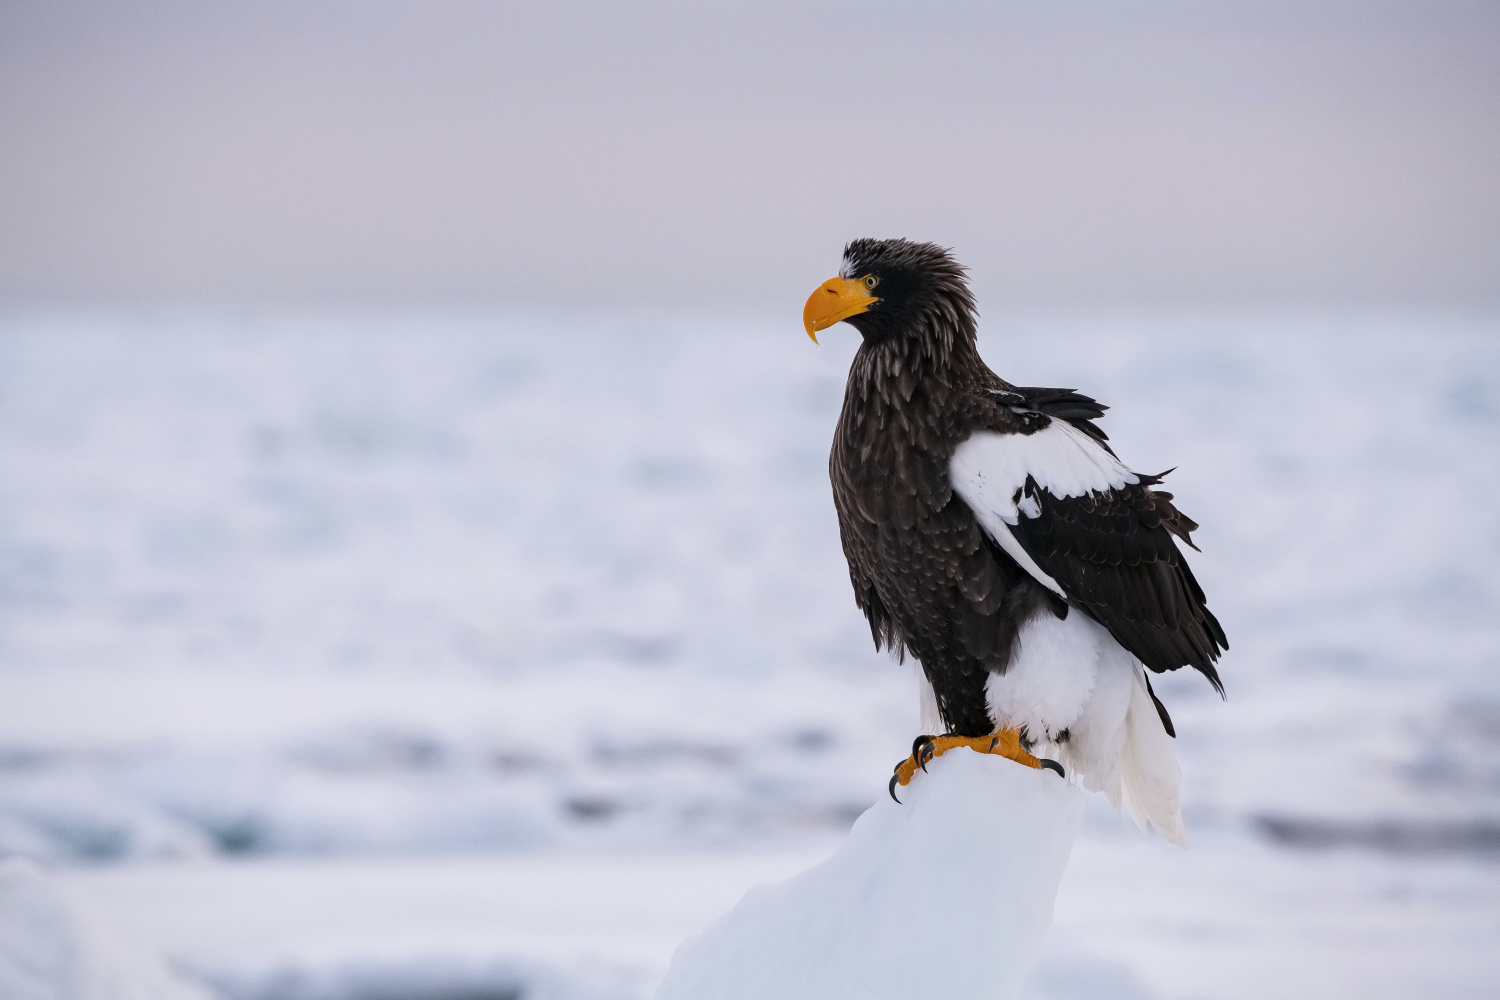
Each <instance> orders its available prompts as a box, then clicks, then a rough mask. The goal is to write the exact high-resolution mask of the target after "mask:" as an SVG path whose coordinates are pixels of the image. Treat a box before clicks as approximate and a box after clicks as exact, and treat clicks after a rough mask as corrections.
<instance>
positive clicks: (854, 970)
mask: <svg viewBox="0 0 1500 1000" xmlns="http://www.w3.org/2000/svg"><path fill="white" fill-rule="evenodd" d="M927 771H928V772H929V773H926V774H921V773H919V774H918V775H917V776H916V778H914V779H913V780H912V782H911V783H910V784H909V785H907V786H906V787H905V788H904V789H902V791H903V792H904V793H905V799H904V801H903V802H900V803H898V802H895V801H894V800H886V801H883V802H877V803H876V804H875V805H874V806H873V807H872V808H871V809H870V811H869V812H867V813H865V814H864V815H863V816H861V817H860V819H859V821H858V822H856V823H855V824H854V829H853V830H852V831H850V833H849V840H848V842H847V843H846V844H845V845H844V846H843V847H842V848H840V849H839V851H838V853H836V854H834V855H833V857H831V858H829V859H828V860H827V861H824V862H823V863H822V864H820V865H818V866H816V867H814V868H812V869H810V870H808V871H806V872H803V873H802V874H801V875H798V876H797V877H796V878H794V879H792V880H791V881H789V882H786V883H783V884H781V885H775V886H761V887H759V888H757V889H754V890H752V891H751V892H750V894H749V895H747V896H746V897H745V898H744V899H743V900H742V901H741V902H740V903H739V904H738V905H737V906H736V907H735V908H734V909H733V910H732V911H731V912H730V913H729V914H728V915H727V916H725V917H724V918H723V919H722V920H720V921H718V922H717V923H715V924H714V926H713V927H711V928H710V929H709V930H707V931H705V932H704V933H703V934H702V935H700V936H698V937H696V938H693V939H691V940H689V941H687V942H686V943H684V944H683V946H682V948H681V949H680V950H679V951H678V952H677V955H676V956H675V957H674V958H673V960H672V967H671V969H670V970H669V971H668V972H667V978H666V980H665V981H664V982H663V983H662V986H661V989H660V990H659V991H658V992H657V994H656V1000H699V998H703V997H715V998H719V1000H773V998H774V1000H910V998H913V997H942V996H964V997H975V998H976V1000H1011V998H1013V997H1015V996H1016V993H1017V991H1018V990H1019V989H1020V988H1021V984H1022V982H1023V981H1024V980H1025V978H1026V974H1027V972H1028V971H1030V969H1031V965H1032V963H1033V962H1034V961H1035V960H1036V956H1037V953H1038V952H1039V951H1040V950H1041V946H1042V942H1043V940H1045V938H1046V934H1047V930H1048V928H1049V927H1050V926H1051V924H1052V905H1053V901H1054V899H1055V898H1056V896H1057V886H1058V881H1059V880H1060V879H1061V878H1062V874H1063V868H1064V866H1066V864H1067V862H1068V853H1069V851H1071V850H1072V847H1073V840H1074V838H1075V837H1076V836H1077V835H1078V828H1079V825H1080V824H1081V823H1082V822H1083V802H1084V793H1083V792H1082V791H1081V790H1080V789H1079V788H1077V787H1076V786H1074V785H1072V784H1069V783H1068V782H1066V781H1064V780H1063V779H1062V778H1060V777H1058V776H1057V775H1054V774H1053V773H1052V772H1050V771H1039V770H1032V769H1031V768H1026V767H1022V766H1020V765H1018V764H1016V763H1014V762H1013V761H1009V760H1006V759H1004V758H1002V757H992V756H988V755H984V754H977V753H974V752H973V751H972V750H966V749H960V750H956V751H952V752H950V753H947V754H944V755H943V756H942V757H939V758H937V759H936V760H933V761H932V762H931V763H929V764H928V767H927Z"/></svg>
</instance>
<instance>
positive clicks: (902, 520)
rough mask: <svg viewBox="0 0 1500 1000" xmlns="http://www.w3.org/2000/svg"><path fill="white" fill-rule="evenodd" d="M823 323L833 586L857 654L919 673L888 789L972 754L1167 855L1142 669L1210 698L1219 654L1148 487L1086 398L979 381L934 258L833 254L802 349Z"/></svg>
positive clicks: (970, 324)
mask: <svg viewBox="0 0 1500 1000" xmlns="http://www.w3.org/2000/svg"><path fill="white" fill-rule="evenodd" d="M839 322H844V323H848V324H849V325H850V326H852V327H854V328H855V329H856V330H858V331H859V333H860V335H861V337H862V338H863V342H862V343H861V344H860V346H859V349H858V351H857V352H856V353H855V356H854V360H853V363H852V364H851V365H850V368H849V381H848V385H847V387H846V388H845V391H844V404H843V411H842V412H841V413H840V415H839V420H838V425H837V429H836V431H835V434H834V440H833V448H832V453H831V455H830V457H829V475H830V478H831V479H832V483H833V498H834V504H835V506H836V507H837V509H838V519H839V532H840V536H841V539H842V542H843V548H844V555H845V557H846V558H847V560H848V563H849V579H850V582H851V583H852V584H853V586H854V598H855V602H856V603H857V604H858V606H859V609H860V610H861V611H862V612H864V615H865V618H866V619H867V620H868V621H869V624H870V632H871V635H872V636H873V638H874V641H875V647H876V649H882V648H884V649H888V650H890V651H891V652H893V653H894V654H896V655H897V656H898V657H899V658H902V659H904V658H905V656H906V655H907V654H910V655H912V656H913V657H914V658H915V659H916V660H917V661H918V662H919V663H920V664H921V668H922V669H921V672H922V675H923V677H924V678H925V683H924V684H923V685H922V688H923V691H922V707H923V713H922V714H923V728H925V729H929V730H932V732H931V733H929V734H928V735H924V736H920V737H918V738H917V740H916V742H915V743H914V744H913V747H912V754H911V756H910V757H908V758H907V759H905V760H903V761H902V762H901V763H900V764H898V765H897V766H896V773H895V775H894V776H892V778H891V783H890V792H891V796H892V797H893V798H895V797H896V786H897V785H903V786H904V785H906V784H908V783H909V782H910V781H911V780H912V779H913V777H914V776H915V773H916V771H917V770H918V769H919V768H920V769H923V770H925V766H926V764H927V762H928V761H929V760H931V759H932V757H934V756H936V755H939V754H942V753H944V752H946V751H948V750H951V749H954V748H956V747H969V748H971V749H974V750H977V751H979V752H982V753H995V754H999V755H1001V756H1004V757H1008V758H1010V759H1011V760H1014V761H1016V762H1018V763H1021V764H1025V765H1027V766H1029V767H1034V768H1043V767H1045V768H1049V769H1051V770H1054V771H1056V772H1057V773H1058V774H1059V775H1062V776H1064V778H1065V779H1066V778H1068V776H1070V775H1071V778H1072V780H1075V781H1078V782H1080V783H1081V784H1082V785H1083V786H1084V787H1085V788H1087V789H1089V790H1092V791H1102V792H1104V793H1105V794H1106V795H1107V796H1108V798H1109V800H1110V802H1111V803H1112V804H1113V805H1114V807H1115V808H1116V809H1117V810H1123V811H1124V812H1126V813H1127V814H1128V815H1130V816H1131V818H1132V819H1134V820H1135V822H1136V823H1137V825H1138V826H1140V827H1141V829H1145V828H1146V827H1147V826H1148V825H1149V826H1150V827H1152V828H1154V829H1155V830H1156V831H1157V833H1159V834H1160V835H1161V836H1162V837H1164V838H1165V839H1167V840H1169V841H1172V842H1174V843H1177V844H1185V839H1184V834H1183V829H1182V812H1181V803H1180V790H1179V786H1180V784H1181V770H1180V768H1179V767H1178V764H1177V760H1176V756H1175V754H1174V753H1173V750H1172V742H1171V740H1172V738H1175V736H1176V732H1175V730H1174V729H1173V726H1172V719H1171V716H1170V715H1169V714H1168V713H1167V709H1166V706H1165V705H1163V704H1162V702H1161V700H1160V699H1159V698H1158V697H1157V696H1156V693H1155V691H1153V690H1152V687H1151V674H1152V673H1161V672H1163V671H1167V670H1176V669H1178V668H1179V667H1185V666H1187V667H1192V668H1194V669H1195V670H1197V671H1199V672H1200V673H1202V674H1203V675H1204V677H1206V678H1207V679H1208V682H1209V683H1210V684H1211V685H1213V687H1214V689H1215V690H1216V691H1217V692H1218V693H1219V694H1220V695H1221V696H1222V695H1223V692H1224V686H1223V684H1222V682H1221V681H1220V679H1219V674H1218V671H1217V669H1216V668H1215V666H1214V664H1215V661H1217V660H1218V658H1219V656H1220V654H1221V652H1222V651H1224V650H1227V649H1228V648H1229V643H1228V640H1227V639H1226V638H1225V636H1224V630H1223V628H1221V627H1220V625H1219V622H1218V620H1217V619H1216V618H1215V617H1214V616H1213V614H1212V613H1211V612H1210V611H1209V610H1208V607H1207V604H1206V599H1205V597H1204V593H1203V589H1202V588H1201V587H1200V586H1199V585H1198V582H1197V580H1196V579H1194V577H1193V572H1192V570H1191V569H1190V568H1189V567H1188V564H1187V562H1186V560H1185V559H1184V558H1183V555H1182V551H1181V550H1180V549H1179V547H1178V543H1179V542H1180V543H1183V544H1185V545H1188V546H1190V547H1192V548H1194V549H1195V550H1196V549H1197V546H1196V545H1193V542H1192V537H1191V536H1192V532H1193V531H1194V530H1195V529H1196V528H1197V527H1198V525H1197V524H1196V523H1195V522H1193V521H1192V520H1191V519H1190V518H1188V517H1187V516H1186V515H1185V514H1183V513H1182V512H1181V511H1179V510H1178V509H1177V508H1176V507H1175V506H1174V505H1173V502H1172V500H1173V497H1172V494H1170V493H1167V492H1164V491H1162V490H1160V489H1158V488H1157V487H1158V486H1159V485H1160V484H1161V482H1162V478H1163V476H1165V475H1166V473H1162V474H1160V475H1154V476H1153V475H1144V474H1142V473H1138V472H1134V471H1132V470H1131V469H1130V468H1129V467H1127V466H1126V465H1124V464H1123V463H1122V462H1121V461H1120V459H1119V458H1118V457H1117V456H1116V455H1115V452H1114V449H1113V448H1112V447H1111V446H1110V443H1109V439H1108V437H1107V436H1106V435H1105V433H1104V431H1103V430H1102V429H1101V428H1100V427H1099V424H1098V423H1097V421H1099V420H1100V418H1102V417H1103V416H1104V411H1105V410H1106V407H1105V406H1104V404H1102V403H1099V402H1097V401H1096V400H1094V399H1092V398H1090V397H1088V396H1085V395H1083V394H1081V393H1079V392H1076V391H1074V390H1072V389H1049V388H1034V387H1026V386H1017V385H1012V384H1011V383H1009V382H1007V381H1005V380H1004V379H1003V378H1001V377H1000V376H998V375H996V374H995V373H994V372H992V371H991V370H990V369H989V368H988V367H987V366H986V365H985V363H984V361H983V360H981V359H980V356H979V351H978V347H977V343H976V338H977V332H978V327H977V312H976V309H975V302H974V296H973V294H972V293H971V292H970V290H969V287H968V283H967V280H966V271H965V269H964V268H963V267H962V266H961V265H960V264H959V263H958V262H957V261H956V260H955V259H954V258H953V256H952V254H951V253H950V252H949V251H948V250H945V249H944V248H942V247H940V246H938V245H936V244H933V243H918V242H913V241H910V240H906V239H890V240H874V239H858V240H855V241H853V242H852V243H850V244H849V245H848V246H847V247H846V248H845V250H844V258H843V266H842V267H841V268H840V270H839V274H838V276H837V277H834V278H830V279H829V280H828V281H826V282H824V283H823V284H822V285H821V286H819V287H818V289H817V290H816V291H814V292H813V293H812V295H811V297H809V298H808V300H807V305H806V307H805V309H804V311H803V324H804V326H805V328H806V330H807V333H808V336H810V337H812V339H813V341H814V343H816V342H817V334H818V332H819V331H821V330H825V329H827V328H829V327H831V326H833V325H834V324H836V323H839ZM1168 471H1171V470H1168ZM897 801H899V799H897Z"/></svg>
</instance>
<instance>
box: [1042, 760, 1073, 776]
mask: <svg viewBox="0 0 1500 1000" xmlns="http://www.w3.org/2000/svg"><path fill="white" fill-rule="evenodd" d="M1037 760H1038V761H1039V762H1040V763H1041V765H1042V766H1043V767H1045V768H1047V769H1048V770H1049V771H1056V772H1057V775H1058V777H1060V778H1066V777H1067V774H1065V773H1064V772H1063V766H1062V765H1061V764H1059V763H1058V762H1057V761H1055V760H1048V759H1047V758H1046V757H1038V758H1037Z"/></svg>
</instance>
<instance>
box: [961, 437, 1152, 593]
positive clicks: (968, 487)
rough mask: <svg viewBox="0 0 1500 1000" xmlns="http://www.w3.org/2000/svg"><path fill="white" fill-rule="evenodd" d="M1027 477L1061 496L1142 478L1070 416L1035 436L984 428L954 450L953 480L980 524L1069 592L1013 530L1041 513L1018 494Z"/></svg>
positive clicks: (1040, 576) (1031, 569)
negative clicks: (1073, 423) (1022, 522)
mask: <svg viewBox="0 0 1500 1000" xmlns="http://www.w3.org/2000/svg"><path fill="white" fill-rule="evenodd" d="M1027 476H1030V477H1031V478H1032V479H1035V480H1036V482H1037V485H1038V486H1040V487H1041V488H1042V489H1044V490H1046V491H1047V492H1048V493H1050V494H1052V495H1053V496H1055V497H1057V498H1059V499H1063V498H1066V497H1081V496H1083V495H1084V494H1086V493H1091V492H1094V491H1100V492H1102V491H1104V490H1117V489H1120V488H1121V487H1123V486H1127V485H1130V484H1132V483H1138V482H1140V481H1141V480H1140V477H1139V476H1137V475H1136V474H1135V473H1133V472H1131V471H1130V470H1129V469H1127V468H1125V466H1124V465H1122V464H1120V460H1119V459H1117V458H1115V457H1114V456H1113V455H1111V454H1110V453H1109V452H1107V451H1105V450H1104V449H1103V448H1101V447H1099V443H1098V442H1097V441H1095V440H1094V439H1093V438H1091V437H1089V436H1088V435H1087V434H1085V433H1084V432H1083V431H1081V430H1079V429H1078V428H1076V427H1074V426H1073V425H1072V424H1070V423H1068V422H1067V421H1066V420H1057V419H1054V420H1053V421H1052V423H1050V424H1049V425H1047V426H1046V427H1045V428H1043V429H1042V430H1039V431H1037V432H1036V433H1034V434H998V433H996V432H994V431H980V432H979V433H977V434H975V435H973V436H972V437H970V438H969V439H968V440H967V441H965V442H964V443H963V444H961V445H959V446H958V450H957V451H955V452H954V453H953V460H952V461H951V462H949V463H948V481H949V483H950V484H951V485H952V486H953V489H954V492H956V493H957V494H958V495H959V496H960V497H962V498H963V500H964V502H965V503H967V504H968V505H969V507H970V508H971V509H972V510H973V511H974V515H975V517H977V518H978V519H979V524H980V526H981V527H983V528H984V530H985V531H986V532H988V533H989V535H990V537H991V538H993V539H994V540H995V541H996V543H998V544H999V546H1000V547H1001V548H1002V549H1004V550H1005V552H1006V554H1007V555H1009V556H1010V557H1011V558H1012V559H1014V560H1015V561H1016V562H1017V563H1019V564H1020V565H1021V568H1022V569H1024V570H1026V572H1028V573H1030V574H1031V575H1032V576H1033V577H1035V578H1036V579H1037V580H1038V581H1039V582H1040V583H1042V584H1045V585H1046V586H1047V587H1049V588H1051V589H1052V590H1053V591H1054V592H1056V593H1057V594H1059V595H1061V596H1067V595H1065V594H1063V591H1062V588H1061V587H1059V586H1058V584H1057V581H1056V580H1054V579H1052V577H1050V576H1048V575H1047V574H1046V573H1043V572H1042V570H1041V567H1039V566H1037V564H1036V561H1035V560H1033V559H1032V558H1031V556H1029V555H1027V553H1026V550H1025V549H1023V548H1021V543H1020V542H1018V541H1016V539H1015V536H1014V535H1012V534H1011V533H1010V528H1011V526H1013V525H1015V524H1016V523H1018V522H1019V520H1020V518H1021V517H1022V516H1023V515H1024V516H1025V517H1036V516H1037V515H1039V514H1040V513H1041V510H1040V508H1038V507H1037V505H1036V501H1034V500H1032V499H1030V498H1029V497H1021V496H1018V494H1019V493H1020V492H1021V488H1022V487H1023V486H1025V485H1026V477H1027Z"/></svg>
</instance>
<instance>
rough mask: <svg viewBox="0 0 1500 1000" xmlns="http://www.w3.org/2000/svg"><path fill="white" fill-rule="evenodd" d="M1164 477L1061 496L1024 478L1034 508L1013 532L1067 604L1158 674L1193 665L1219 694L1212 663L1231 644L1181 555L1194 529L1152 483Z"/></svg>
mask: <svg viewBox="0 0 1500 1000" xmlns="http://www.w3.org/2000/svg"><path fill="white" fill-rule="evenodd" d="M1159 482H1161V477H1160V476H1142V477H1140V482H1138V483H1134V484H1131V485H1127V486H1124V487H1121V488H1119V489H1113V490H1105V491H1096V492H1093V493H1088V494H1086V495H1084V496H1081V497H1067V498H1059V497H1055V496H1053V495H1052V494H1051V493H1049V492H1047V491H1046V490H1045V489H1043V488H1041V487H1040V486H1038V485H1037V482H1036V480H1035V479H1032V478H1030V477H1027V480H1026V485H1025V487H1024V489H1023V492H1024V494H1025V496H1026V497H1027V498H1029V499H1030V500H1031V501H1032V504H1028V505H1027V506H1028V507H1030V509H1032V510H1035V511H1037V514H1036V516H1034V517H1028V516H1026V512H1025V510H1023V511H1022V514H1021V516H1020V517H1019V519H1018V521H1017V523H1016V525H1015V527H1013V528H1012V529H1011V533H1012V534H1013V535H1014V536H1015V538H1016V540H1017V541H1018V542H1019V543H1020V544H1021V547H1022V548H1024V549H1025V550H1026V552H1027V554H1028V555H1030V556H1031V558H1032V559H1034V560H1036V564H1037V566H1038V567H1039V568H1040V569H1041V570H1042V571H1043V572H1044V573H1046V574H1047V575H1048V576H1050V577H1052V579H1054V580H1056V581H1057V583H1058V585H1059V586H1060V587H1062V589H1063V591H1064V593H1066V594H1067V595H1068V598H1069V600H1070V601H1072V602H1073V603H1074V604H1075V605H1076V606H1078V607H1079V608H1081V609H1083V610H1084V611H1085V612H1086V613H1087V614H1088V615H1089V616H1090V617H1092V618H1094V619H1095V620H1096V621H1098V622H1099V623H1100V624H1101V625H1103V626H1104V627H1105V628H1107V629H1109V631H1110V634H1111V635H1113V636H1114V637H1115V639H1116V640H1118V641H1119V643H1120V645H1122V646H1124V647H1125V648H1126V649H1128V650H1130V652H1131V653H1133V654H1135V656H1137V657H1138V658H1139V659H1140V661H1141V662H1142V663H1144V664H1145V665H1146V666H1147V667H1149V668H1150V669H1152V670H1155V671H1158V672H1160V671H1163V670H1175V669H1177V668H1178V667H1183V666H1190V667H1194V668H1196V669H1197V670H1199V671H1201V672H1202V673H1203V675H1204V676H1205V677H1207V678H1208V680H1209V682H1210V683H1212V684H1213V686H1214V689H1215V690H1216V691H1218V692H1219V693H1220V694H1223V692H1224V686H1223V684H1222V683H1221V682H1220V680H1219V673H1218V671H1217V670H1216V669H1215V668H1214V661H1215V660H1217V659H1218V658H1219V654H1220V653H1221V652H1222V651H1223V650H1226V649H1228V648H1229V642H1228V640H1227V639H1226V638H1225V636H1224V630H1223V628H1222V627H1220V625H1219V622H1218V619H1216V618H1215V617H1214V616H1213V613H1212V612H1211V611H1209V610H1208V606H1207V604H1206V603H1205V598H1204V595H1203V588H1201V587H1199V586H1198V581H1197V580H1196V579H1194V577H1193V571H1192V569H1191V568H1190V567H1189V566H1188V564H1187V562H1186V561H1185V560H1184V559H1183V558H1182V553H1181V552H1180V551H1178V548H1177V544H1176V539H1181V540H1182V541H1185V542H1187V543H1188V544H1190V545H1191V544H1192V542H1191V539H1190V537H1189V536H1190V535H1191V533H1192V531H1193V529H1194V528H1196V527H1197V525H1196V524H1194V523H1193V521H1192V520H1190V519H1189V518H1187V517H1185V516H1184V515H1183V514H1182V513H1180V512H1179V511H1178V510H1177V508H1176V507H1174V506H1173V505H1172V495H1171V494H1170V493H1157V492H1155V491H1153V490H1152V489H1151V487H1152V486H1155V485H1156V484H1157V483H1159Z"/></svg>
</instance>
